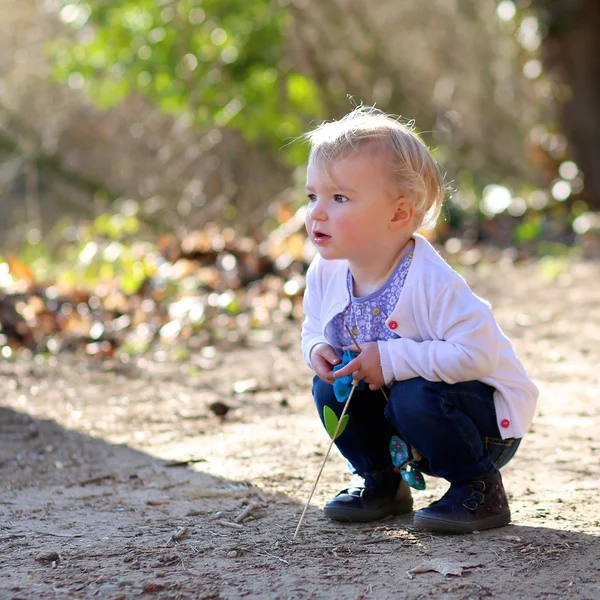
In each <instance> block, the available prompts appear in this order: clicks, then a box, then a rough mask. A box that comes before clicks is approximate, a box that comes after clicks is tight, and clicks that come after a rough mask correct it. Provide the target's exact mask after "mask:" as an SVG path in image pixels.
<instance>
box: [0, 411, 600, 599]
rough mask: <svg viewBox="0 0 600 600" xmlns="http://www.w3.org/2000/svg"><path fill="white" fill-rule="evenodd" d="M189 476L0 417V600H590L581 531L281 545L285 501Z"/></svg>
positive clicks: (322, 523) (121, 449)
mask: <svg viewBox="0 0 600 600" xmlns="http://www.w3.org/2000/svg"><path fill="white" fill-rule="evenodd" d="M201 468H202V463H197V464H192V465H188V464H185V463H183V464H179V465H178V464H177V463H176V462H174V461H171V462H167V461H164V460H161V459H158V458H156V457H153V456H150V455H148V454H145V453H143V452H140V451H137V450H133V449H131V448H129V447H127V446H124V445H114V444H110V443H107V442H105V441H103V440H100V439H96V438H93V437H90V436H87V435H83V434H80V433H77V432H74V431H71V430H68V429H65V428H63V427H62V426H60V425H58V424H57V423H56V422H54V421H50V420H37V419H36V420H34V419H32V418H30V417H29V416H28V415H26V414H23V413H19V412H16V411H14V410H12V409H8V408H2V409H0V481H1V482H2V484H1V489H2V498H1V501H0V548H1V553H0V556H1V559H0V562H1V563H2V569H1V571H0V598H2V599H10V600H19V599H23V600H25V599H27V600H28V599H30V598H36V599H38V598H39V599H42V600H43V599H48V598H94V597H99V598H110V599H112V600H125V599H128V598H137V597H138V596H140V595H146V594H148V595H149V596H148V597H153V598H165V599H166V598H190V599H196V598H198V599H209V598H215V599H216V598H230V599H236V598H257V599H288V598H289V599H307V598H315V599H318V598H326V599H334V598H335V599H338V598H352V599H354V598H356V599H359V598H374V599H382V600H387V599H392V598H403V599H418V598H425V597H427V598H451V599H459V598H460V599H465V600H466V599H468V598H473V599H475V598H489V597H494V598H507V599H508V598H523V599H529V598H563V597H564V598H576V599H581V600H583V599H594V598H600V584H599V583H598V582H599V581H600V564H599V563H598V551H599V550H598V548H599V543H598V538H597V537H595V536H590V535H586V534H583V533H578V532H572V531H561V530H560V529H551V528H545V527H530V526H519V525H512V526H509V527H505V528H502V529H497V530H492V531H487V532H482V533H480V534H473V535H467V536H435V535H430V534H427V533H424V532H419V531H417V530H414V529H413V528H412V527H411V519H410V517H408V518H398V519H394V520H388V521H383V522H380V523H376V524H371V525H341V524H335V523H331V522H328V521H326V520H324V519H323V518H322V516H321V514H320V511H319V510H317V509H314V508H311V509H310V510H309V512H308V514H307V518H306V522H305V524H304V526H303V529H302V531H301V534H300V536H299V537H298V539H297V540H296V541H292V540H291V537H292V534H293V531H294V528H295V525H296V523H297V519H298V516H299V514H300V510H301V508H302V507H301V506H300V504H299V503H298V502H297V501H294V500H293V499H291V498H289V497H288V496H286V495H284V494H267V493H265V492H264V491H262V490H260V489H258V488H256V487H253V486H252V485H251V484H250V483H248V482H243V481H233V480H227V479H223V478H219V477H214V476H212V475H208V474H206V473H203V472H202V471H201V470H199V469H201ZM419 567H422V569H420V568H419ZM427 568H431V569H434V570H431V571H427ZM411 570H415V572H411ZM421 570H423V571H425V572H419V571H421ZM446 571H454V572H461V575H460V576H457V575H447V576H444V575H443V573H444V572H446ZM150 595H151V596H150Z"/></svg>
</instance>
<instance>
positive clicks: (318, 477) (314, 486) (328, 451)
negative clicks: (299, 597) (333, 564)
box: [292, 379, 358, 541]
mask: <svg viewBox="0 0 600 600" xmlns="http://www.w3.org/2000/svg"><path fill="white" fill-rule="evenodd" d="M357 385H358V381H357V380H356V379H353V380H352V389H351V390H350V394H349V395H348V400H346V404H344V410H342V414H341V415H340V418H339V420H338V423H337V427H336V428H335V431H334V432H333V435H332V436H331V442H330V443H329V448H327V452H326V454H325V458H324V459H323V464H322V465H321V468H320V469H319V474H318V475H317V479H316V480H315V484H314V485H313V488H312V490H311V492H310V496H309V497H308V500H307V501H306V505H305V506H304V510H303V511H302V514H301V515H300V520H299V521H298V525H297V526H296V531H295V532H294V535H293V537H292V541H293V540H295V539H296V536H297V535H298V531H299V529H300V525H302V520H303V519H304V515H305V514H306V511H307V510H308V505H309V504H310V501H311V500H312V497H313V494H314V493H315V490H316V489H317V483H319V479H320V477H321V473H322V472H323V469H324V468H325V463H326V462H327V458H328V457H329V453H330V452H331V448H332V446H333V442H334V441H335V438H336V437H337V434H338V431H339V429H340V426H341V425H342V420H343V418H344V415H345V414H346V411H347V410H348V406H349V404H350V400H352V396H353V395H354V390H355V389H356V386H357Z"/></svg>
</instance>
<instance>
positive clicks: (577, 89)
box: [537, 0, 600, 210]
mask: <svg viewBox="0 0 600 600" xmlns="http://www.w3.org/2000/svg"><path fill="white" fill-rule="evenodd" d="M537 5H538V6H540V7H541V8H542V14H543V15H544V18H543V20H544V21H545V22H546V25H547V27H548V35H547V37H546V40H545V42H544V43H545V62H546V65H547V67H548V68H549V69H551V70H553V71H556V72H557V73H558V74H559V76H560V78H561V79H562V81H563V83H565V84H566V85H567V86H568V88H569V90H570V93H569V94H568V96H567V98H568V99H567V100H566V102H565V103H564V105H563V108H562V124H563V131H564V133H565V135H566V136H567V139H568V140H569V142H570V144H571V146H572V153H573V158H574V159H575V161H576V162H577V164H578V165H579V167H580V168H581V170H582V171H583V173H584V176H585V192H584V194H585V200H586V201H587V203H588V205H589V206H590V208H592V209H595V210H600V143H598V141H599V140H600V34H599V32H600V1H599V0H545V1H544V0H538V2H537Z"/></svg>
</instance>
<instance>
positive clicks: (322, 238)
mask: <svg viewBox="0 0 600 600" xmlns="http://www.w3.org/2000/svg"><path fill="white" fill-rule="evenodd" d="M330 239H331V236H330V235H326V234H324V233H321V232H320V231H315V233H314V234H313V241H314V242H315V244H324V243H325V242H326V241H327V240H330Z"/></svg>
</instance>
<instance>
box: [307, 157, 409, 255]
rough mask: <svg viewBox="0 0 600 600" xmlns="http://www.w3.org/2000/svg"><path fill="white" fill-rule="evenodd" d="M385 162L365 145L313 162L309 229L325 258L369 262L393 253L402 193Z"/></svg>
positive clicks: (308, 219)
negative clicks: (394, 226)
mask: <svg viewBox="0 0 600 600" xmlns="http://www.w3.org/2000/svg"><path fill="white" fill-rule="evenodd" d="M385 163H386V161H385V159H384V158H383V157H382V156H381V154H380V153H374V156H371V153H369V152H368V151H365V150H362V151H358V152H356V153H354V154H353V155H351V156H348V157H345V158H339V159H334V160H333V161H331V162H330V163H329V164H327V165H326V164H325V163H324V162H323V161H322V160H320V159H316V160H311V161H310V163H309V165H308V171H307V181H306V194H307V196H308V200H309V204H308V211H307V215H306V230H307V232H308V235H309V236H310V239H311V241H312V242H313V244H315V246H316V247H317V250H318V252H319V254H320V255H321V256H322V257H323V258H326V259H347V260H348V261H350V262H351V263H355V264H357V265H360V264H365V265H368V264H372V261H373V260H377V258H378V257H380V256H381V250H382V249H383V250H385V249H386V248H387V251H386V252H385V254H387V252H389V242H390V239H391V238H390V236H391V235H394V233H395V232H394V230H393V229H392V227H391V226H390V223H391V222H392V220H393V217H394V214H395V212H396V207H397V202H396V199H397V197H398V196H399V192H398V186H397V184H396V185H395V184H394V182H393V180H392V177H391V176H390V172H389V167H388V166H387V165H386V164H385ZM385 254H384V255H385ZM369 261H371V263H370V262H369Z"/></svg>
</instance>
